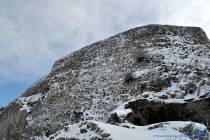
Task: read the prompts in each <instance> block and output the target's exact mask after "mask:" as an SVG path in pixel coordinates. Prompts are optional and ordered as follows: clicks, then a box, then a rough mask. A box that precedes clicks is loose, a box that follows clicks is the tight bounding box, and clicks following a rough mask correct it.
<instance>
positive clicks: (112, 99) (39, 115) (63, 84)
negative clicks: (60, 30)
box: [0, 25, 210, 140]
mask: <svg viewBox="0 0 210 140" xmlns="http://www.w3.org/2000/svg"><path fill="white" fill-rule="evenodd" d="M209 58H210V42H209V40H208V38H207V36H206V34H205V33H204V31H203V30H202V29H201V28H198V27H181V26H169V25H148V26H143V27H138V28H134V29H131V30H129V31H126V32H123V33H120V34H117V35H115V36H112V37H110V38H108V39H105V40H102V41H99V42H96V43H94V44H91V45H89V46H87V47H84V48H82V49H80V50H78V51H76V52H73V53H71V54H70V55H68V56H66V57H64V58H62V59H60V60H58V61H56V62H55V64H54V66H53V68H52V70H51V72H50V73H49V75H47V76H46V77H44V78H43V79H41V80H40V81H38V82H37V83H35V84H34V85H33V86H31V87H30V88H29V89H28V90H27V91H26V92H25V93H24V94H23V95H22V96H21V97H24V98H26V97H28V98H30V99H31V98H32V99H33V97H35V96H34V95H38V94H39V95H41V96H40V97H41V98H38V100H34V102H30V101H28V102H26V103H25V102H23V101H22V100H20V98H19V99H17V100H15V101H14V102H12V103H11V104H10V105H9V106H7V107H6V108H4V109H3V110H0V136H1V137H0V138H5V139H6V140H11V139H18V140H19V139H20V140H28V139H31V138H33V137H35V136H42V135H43V134H45V135H46V136H49V135H51V134H54V133H55V132H56V131H58V130H60V129H62V128H63V127H64V125H65V123H66V122H68V123H70V124H74V123H77V122H80V121H82V120H96V121H103V122H106V121H107V120H108V118H109V116H110V112H111V111H113V110H114V109H116V108H117V107H118V106H120V105H121V104H122V103H124V102H127V101H130V100H131V99H136V98H139V97H141V98H142V97H143V98H144V99H146V100H152V101H160V100H161V101H162V100H166V101H175V102H177V101H180V100H181V101H182V102H185V101H184V99H186V98H188V96H193V97H194V96H195V98H193V99H194V101H195V102H194V101H193V102H194V103H192V104H191V103H189V104H188V103H187V105H184V106H186V108H189V109H191V108H195V109H193V110H196V113H197V115H193V120H196V121H198V122H201V119H204V118H205V119H206V118H209V119H210V115H209V114H210V113H209V103H208V102H206V100H205V99H206V98H209V93H208V88H209V84H208V82H206V83H204V84H201V81H205V79H208V78H209V69H210V66H209ZM192 83H193V84H192ZM189 85H191V86H189ZM142 95H148V96H142ZM203 95H207V96H203ZM201 96H203V97H204V98H202V100H201V99H199V98H197V97H201ZM188 99H189V98H188ZM161 106H162V105H161ZM26 108H27V109H28V111H24V110H26ZM131 108H132V109H133V107H131ZM169 108H170V105H169ZM21 110H22V111H21ZM137 110H138V108H137ZM180 112H181V111H180ZM205 112H206V113H205ZM199 114H202V115H203V116H199ZM135 115H136V114H135ZM131 118H132V117H131ZM117 119H118V118H117V117H116V116H115V118H114V119H113V120H112V122H113V121H118V120H117ZM131 122H133V121H131Z"/></svg>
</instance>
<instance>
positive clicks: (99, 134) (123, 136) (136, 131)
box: [35, 121, 209, 140]
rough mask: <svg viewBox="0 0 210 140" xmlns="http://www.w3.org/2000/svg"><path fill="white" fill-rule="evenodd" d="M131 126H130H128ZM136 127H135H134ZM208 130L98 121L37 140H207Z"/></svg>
mask: <svg viewBox="0 0 210 140" xmlns="http://www.w3.org/2000/svg"><path fill="white" fill-rule="evenodd" d="M129 125H130V126H131V124H128V126H129ZM133 126H134V125H133ZM208 136H209V132H208V131H207V128H206V127H205V126H204V125H202V124H198V123H193V122H181V121H171V122H162V123H157V124H152V125H148V126H134V127H132V128H125V127H121V126H116V125H111V124H107V123H102V122H97V121H86V122H80V123H78V124H73V125H69V126H66V127H65V128H64V129H62V130H59V131H57V132H56V133H55V134H53V135H51V136H50V137H42V138H40V137H36V138H35V139H36V140H49V139H52V140H56V139H59V138H64V139H65V138H75V140H77V139H78V140H79V139H86V140H90V139H93V138H103V139H104V140H129V139H132V140H140V139H141V140H176V139H179V140H191V139H193V138H204V137H205V138H206V140H208V138H207V137H208Z"/></svg>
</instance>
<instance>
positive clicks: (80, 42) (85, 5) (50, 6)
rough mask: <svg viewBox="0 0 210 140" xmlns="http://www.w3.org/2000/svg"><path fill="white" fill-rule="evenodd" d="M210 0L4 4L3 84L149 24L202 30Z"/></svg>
mask: <svg viewBox="0 0 210 140" xmlns="http://www.w3.org/2000/svg"><path fill="white" fill-rule="evenodd" d="M209 6H210V1H209V0H158V1H155V0H147V1H144V0H130V1H128V0H117V1H116V0H100V1H99V0H89V1H87V0H34V1H32V0H31V1H29V0H19V1H17V0H0V83H4V82H11V81H23V80H30V79H31V78H38V77H40V76H42V75H45V74H46V73H47V72H48V71H49V69H50V68H51V66H52V63H53V62H54V61H55V60H56V59H58V58H60V57H62V56H63V55H66V54H68V53H70V52H72V51H74V50H76V49H78V48H80V47H83V46H85V45H87V44H90V43H92V42H94V41H97V40H100V39H103V38H106V37H108V36H110V35H113V34H115V33H118V32H121V31H124V30H127V29H129V28H132V27H135V26H142V25H145V24H153V23H160V24H176V25H190V26H201V27H203V28H204V29H205V30H206V32H207V33H208V35H209V36H210V18H209V13H210V8H209Z"/></svg>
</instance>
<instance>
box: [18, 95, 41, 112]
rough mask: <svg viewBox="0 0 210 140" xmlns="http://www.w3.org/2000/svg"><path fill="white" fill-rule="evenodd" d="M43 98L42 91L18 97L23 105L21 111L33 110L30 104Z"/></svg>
mask: <svg viewBox="0 0 210 140" xmlns="http://www.w3.org/2000/svg"><path fill="white" fill-rule="evenodd" d="M41 98H42V94H41V93H39V94H35V95H32V96H29V97H21V98H18V103H20V104H21V105H22V107H21V108H20V111H26V112H28V113H29V112H31V107H30V105H29V104H30V103H34V102H37V101H38V100H40V99H41Z"/></svg>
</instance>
